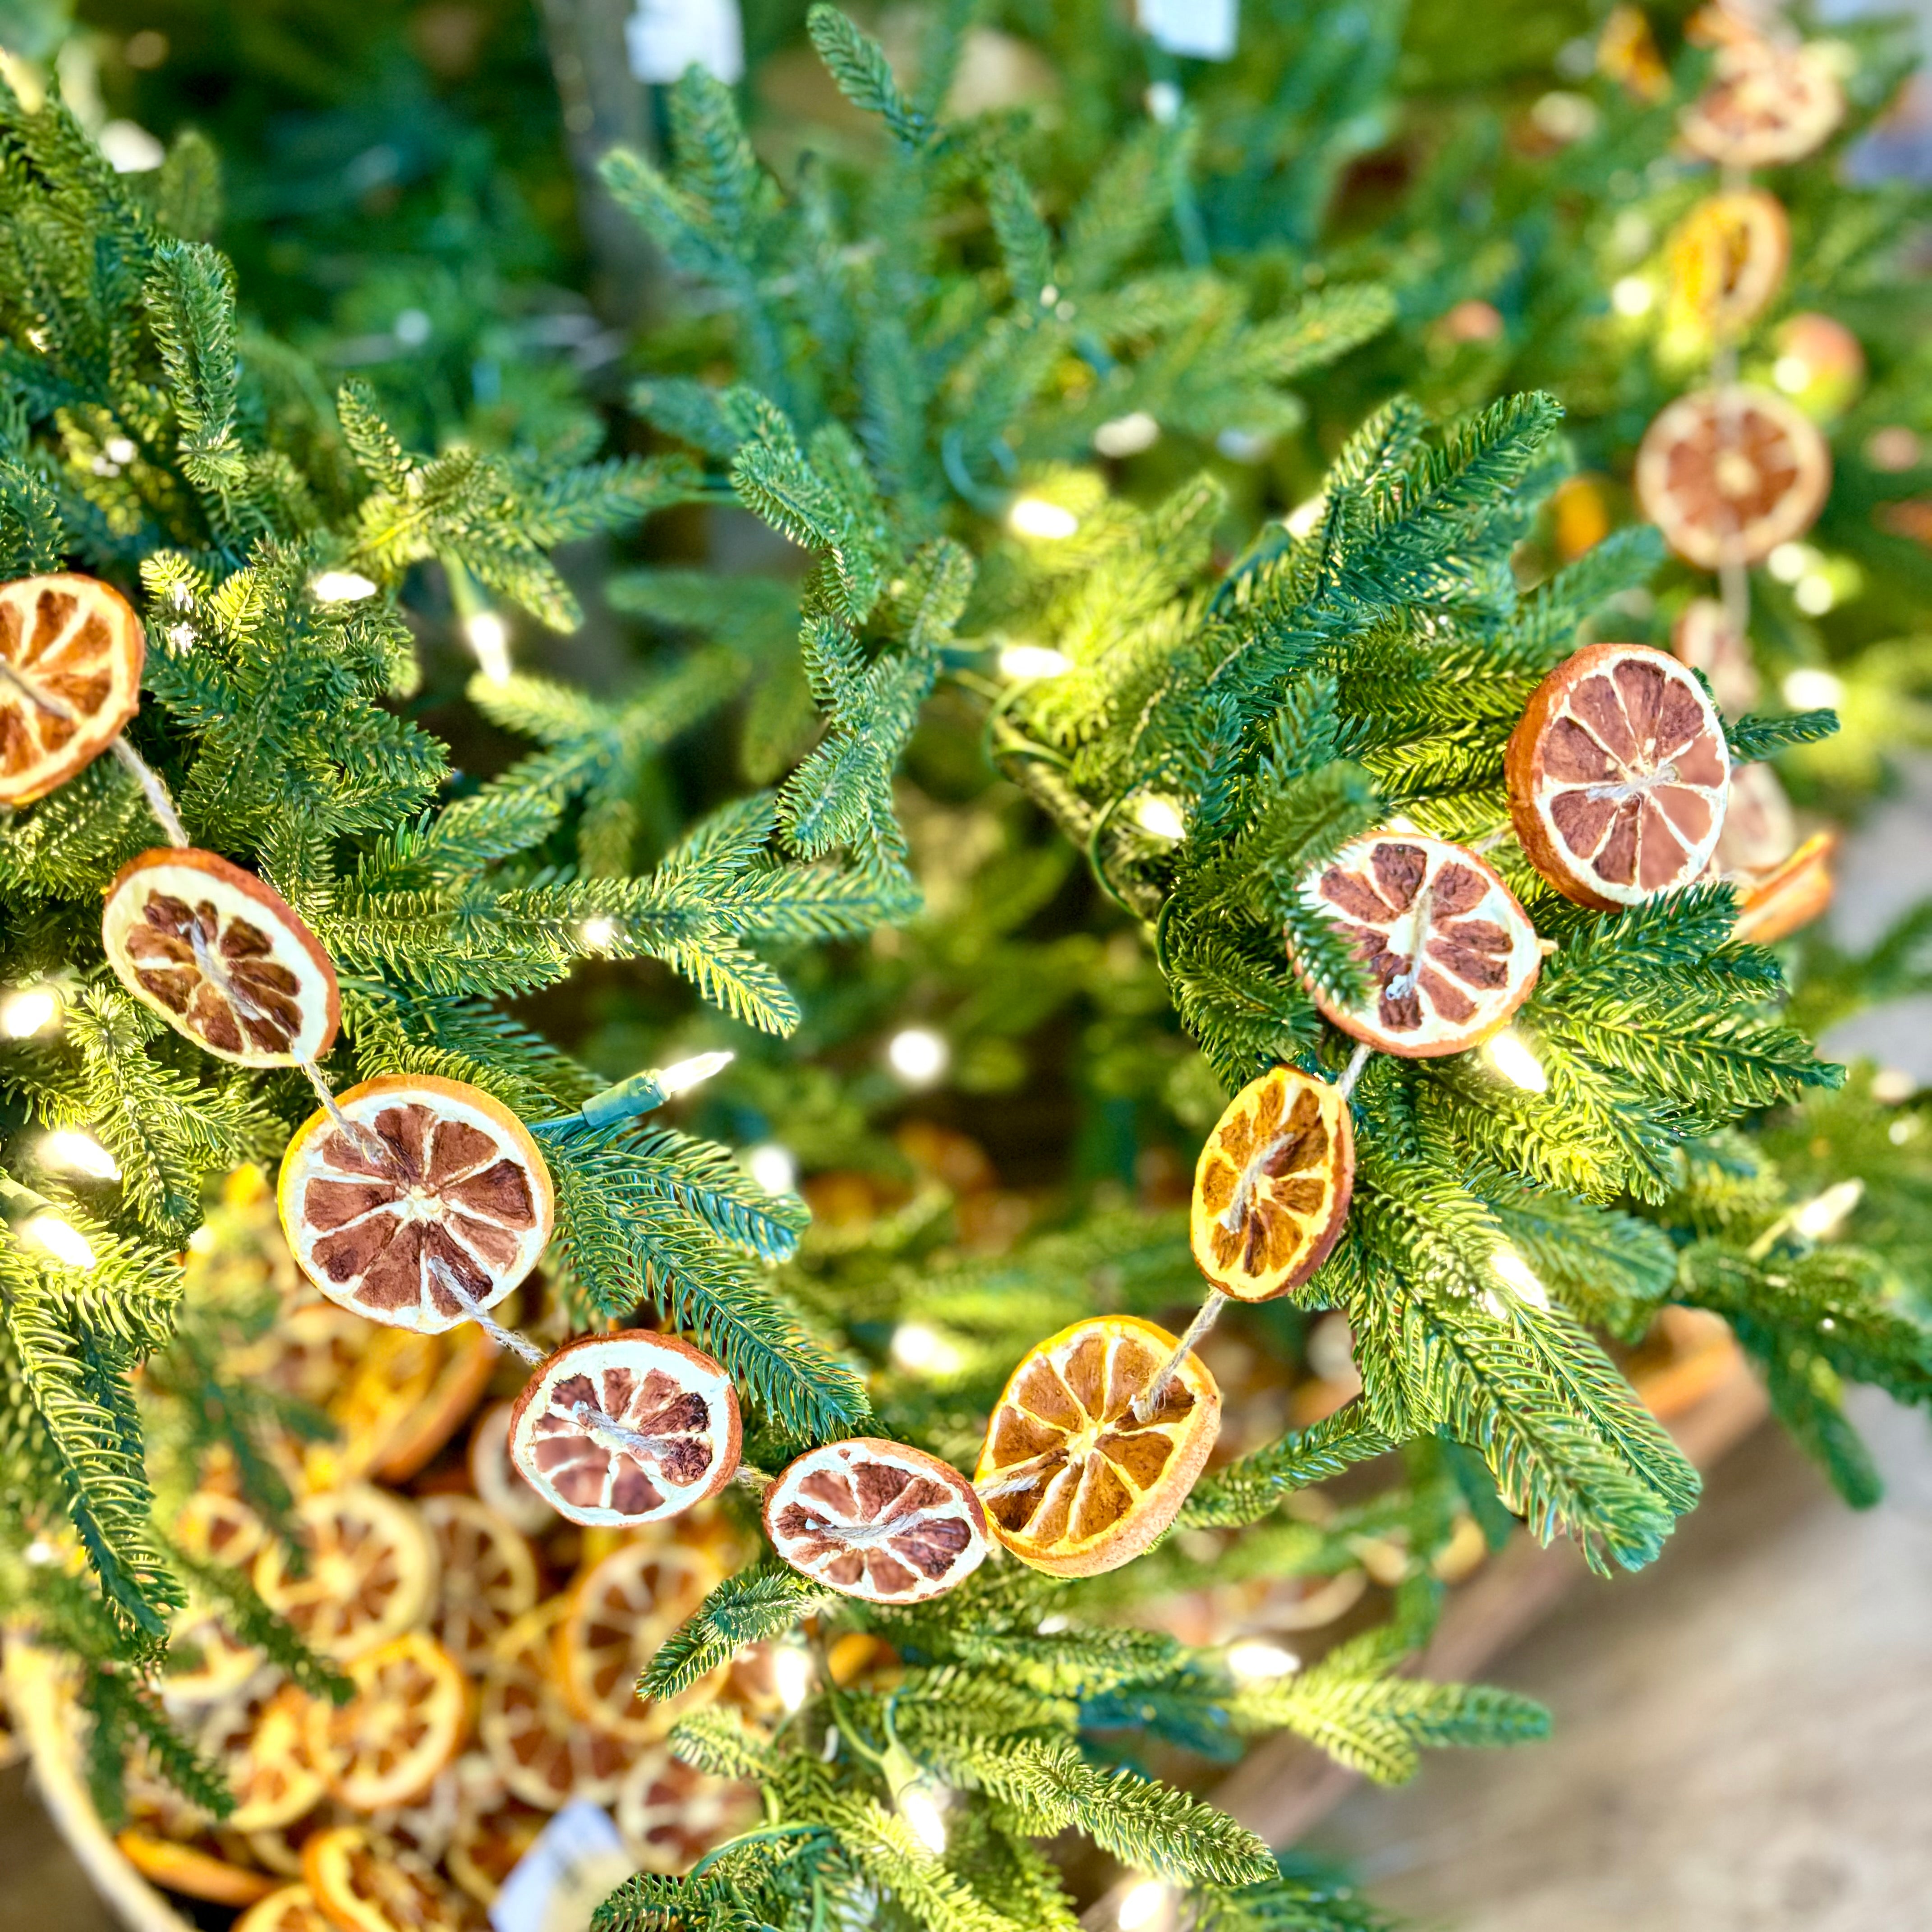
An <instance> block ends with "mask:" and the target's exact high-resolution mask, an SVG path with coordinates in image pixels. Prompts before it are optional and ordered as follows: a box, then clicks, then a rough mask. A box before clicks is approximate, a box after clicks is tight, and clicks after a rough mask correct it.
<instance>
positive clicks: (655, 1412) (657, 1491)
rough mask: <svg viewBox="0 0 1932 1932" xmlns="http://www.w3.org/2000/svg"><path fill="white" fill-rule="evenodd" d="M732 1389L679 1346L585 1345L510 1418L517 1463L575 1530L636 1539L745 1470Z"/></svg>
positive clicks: (640, 1334)
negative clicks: (644, 1527)
mask: <svg viewBox="0 0 1932 1932" xmlns="http://www.w3.org/2000/svg"><path fill="white" fill-rule="evenodd" d="M743 1433H744V1430H743V1423H742V1418H741V1417H740V1415H739V1408H738V1397H737V1392H736V1391H735V1390H734V1389H733V1388H732V1386H731V1379H730V1376H727V1374H726V1373H724V1370H723V1368H721V1367H720V1366H719V1365H718V1364H717V1363H716V1362H714V1361H712V1359H711V1358H710V1357H709V1355H705V1354H703V1353H702V1352H700V1351H699V1350H698V1349H694V1348H693V1347H691V1345H690V1343H688V1342H683V1341H680V1340H679V1339H678V1338H677V1337H676V1336H674V1335H656V1334H650V1333H649V1332H648V1331H644V1330H641V1329H631V1330H625V1331H623V1332H622V1333H620V1334H615V1335H586V1336H584V1337H582V1338H581V1339H580V1340H577V1341H574V1342H571V1343H566V1344H565V1346H563V1347H562V1348H561V1349H559V1350H558V1351H557V1352H556V1354H555V1355H553V1356H551V1357H550V1359H549V1361H547V1362H545V1363H544V1364H542V1366H541V1367H539V1368H538V1370H537V1371H536V1373H535V1374H534V1375H533V1376H531V1378H530V1379H529V1382H528V1383H527V1384H526V1385H525V1387H524V1389H523V1393H522V1394H521V1395H520V1396H519V1397H517V1402H516V1406H515V1407H514V1409H513V1410H512V1411H511V1415H510V1435H509V1448H510V1459H511V1461H512V1462H513V1463H514V1464H515V1466H516V1467H517V1470H518V1471H519V1472H520V1474H521V1475H522V1476H523V1480H524V1481H526V1482H527V1483H528V1484H529V1486H530V1487H531V1488H532V1490H535V1492H536V1493H537V1494H538V1496H541V1497H542V1498H543V1499H544V1502H547V1503H548V1504H549V1505H550V1507H551V1508H553V1509H554V1510H555V1511H556V1512H557V1514H559V1515H560V1516H565V1517H568V1518H569V1519H570V1520H571V1522H572V1523H583V1524H586V1525H591V1526H599V1525H601V1526H609V1527H613V1528H629V1527H634V1526H637V1525H640V1524H643V1523H655V1522H658V1521H660V1520H662V1519H664V1518H665V1517H673V1516H676V1515H678V1514H679V1513H680V1512H682V1511H685V1510H688V1509H689V1508H691V1507H692V1505H694V1504H697V1503H700V1502H703V1501H704V1500H705V1499H706V1498H707V1497H709V1496H715V1495H716V1494H717V1493H718V1491H719V1490H721V1489H722V1488H723V1487H724V1485H725V1484H727V1483H728V1482H729V1481H730V1480H731V1478H732V1476H733V1474H734V1473H735V1472H736V1469H737V1467H738V1457H739V1447H740V1445H741V1443H742V1439H743Z"/></svg>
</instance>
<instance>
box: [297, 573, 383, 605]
mask: <svg viewBox="0 0 1932 1932" xmlns="http://www.w3.org/2000/svg"><path fill="white" fill-rule="evenodd" d="M308 594H309V595H311V597H313V598H314V599H315V601H317V603H318V604H359V603H361V602H362V599H363V598H365V597H373V596H374V595H375V594H376V586H375V585H374V583H371V581H370V580H369V579H368V577H365V576H364V575H363V574H362V572H361V571H359V570H325V571H323V573H322V574H321V575H320V576H319V577H317V578H316V580H314V583H311V584H310V586H309V587H308Z"/></svg>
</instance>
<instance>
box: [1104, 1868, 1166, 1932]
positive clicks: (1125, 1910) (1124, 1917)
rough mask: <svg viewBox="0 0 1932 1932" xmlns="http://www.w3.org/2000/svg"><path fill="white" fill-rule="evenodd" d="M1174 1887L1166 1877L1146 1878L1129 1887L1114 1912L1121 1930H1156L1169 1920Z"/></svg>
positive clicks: (1136, 1931) (1152, 1931) (1134, 1931)
mask: <svg viewBox="0 0 1932 1932" xmlns="http://www.w3.org/2000/svg"><path fill="white" fill-rule="evenodd" d="M1173 1903H1174V1888H1173V1887H1172V1885H1169V1884H1168V1883H1167V1882H1166V1880H1165V1879H1158V1878H1144V1879H1141V1880H1140V1882H1139V1883H1138V1884H1136V1885H1130V1886H1129V1887H1128V1888H1127V1893H1126V1895H1125V1896H1124V1897H1123V1898H1122V1899H1121V1903H1120V1906H1119V1908H1118V1910H1117V1911H1116V1912H1115V1919H1116V1921H1118V1924H1119V1925H1120V1928H1121V1932H1154V1928H1155V1927H1157V1926H1160V1925H1164V1924H1166V1922H1167V1919H1168V1915H1169V1911H1170V1909H1171V1908H1172V1906H1173Z"/></svg>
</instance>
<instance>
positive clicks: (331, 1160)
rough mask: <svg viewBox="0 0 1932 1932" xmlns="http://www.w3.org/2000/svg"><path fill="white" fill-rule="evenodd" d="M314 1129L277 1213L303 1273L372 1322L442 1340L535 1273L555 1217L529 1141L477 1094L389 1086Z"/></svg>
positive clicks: (362, 1092) (318, 1120) (372, 1085)
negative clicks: (345, 1123)
mask: <svg viewBox="0 0 1932 1932" xmlns="http://www.w3.org/2000/svg"><path fill="white" fill-rule="evenodd" d="M337 1105H338V1107H339V1108H340V1109H341V1112H342V1113H343V1114H344V1115H345V1116H346V1117H347V1119H348V1120H349V1121H350V1122H351V1123H352V1124H353V1126H354V1127H358V1128H360V1129H362V1130H364V1132H363V1133H359V1134H356V1133H350V1132H347V1131H345V1130H344V1129H343V1128H341V1127H338V1125H337V1124H335V1121H333V1120H332V1118H330V1117H329V1115H328V1114H326V1113H318V1114H317V1115H314V1117H313V1118H311V1119H310V1120H309V1121H308V1122H307V1123H306V1124H305V1125H304V1126H303V1127H302V1129H301V1130H300V1131H299V1133H297V1134H296V1137H295V1139H293V1140H292V1141H291V1142H290V1143H289V1146H288V1151H287V1153H286V1154H284V1156H283V1157H282V1171H281V1178H280V1180H279V1181H278V1182H277V1184H276V1188H275V1202H276V1205H277V1207H278V1208H279V1209H280V1211H281V1218H282V1228H283V1231H284V1233H285V1234H287V1236H288V1241H289V1246H290V1249H291V1250H293V1253H294V1255H295V1258H296V1261H297V1262H298V1263H299V1265H301V1268H302V1271H303V1273H304V1274H306V1275H307V1276H308V1277H309V1279H310V1280H311V1281H313V1282H314V1283H315V1285H316V1286H317V1287H318V1288H320V1289H321V1290H322V1292H323V1294H325V1295H328V1296H329V1298H331V1299H332V1301H339V1302H340V1303H341V1304H342V1305H343V1306H344V1307H345V1308H353V1309H354V1310H355V1311H356V1313H357V1314H359V1315H366V1316H368V1318H369V1319H371V1321H372V1322H383V1323H385V1324H386V1325H388V1326H389V1327H390V1328H414V1329H416V1330H418V1331H420V1332H422V1333H423V1334H440V1332H441V1331H443V1330H444V1329H446V1328H455V1325H457V1324H458V1322H466V1321H467V1320H469V1319H470V1317H471V1316H472V1314H473V1313H475V1311H476V1310H478V1309H487V1308H490V1307H494V1306H495V1305H496V1303H498V1302H499V1301H502V1299H503V1298H504V1297H505V1295H508V1293H509V1292H510V1291H511V1289H513V1288H514V1287H515V1286H516V1285H517V1283H519V1282H520V1281H521V1280H523V1277H525V1276H526V1274H529V1271H530V1270H531V1269H532V1268H535V1266H536V1264H537V1257H538V1256H539V1255H541V1253H543V1250H544V1244H545V1243H546V1242H547V1241H548V1240H549V1239H550V1229H551V1226H552V1225H553V1223H554V1221H555V1219H556V1196H555V1195H554V1193H553V1190H552V1189H551V1187H550V1169H548V1167H547V1166H545V1165H544V1157H543V1155H542V1154H541V1152H540V1151H539V1150H538V1147H537V1144H536V1142H535V1140H534V1139H532V1137H531V1136H530V1133H529V1130H528V1129H527V1128H526V1127H524V1125H523V1123H522V1121H520V1120H518V1119H517V1117H516V1115H514V1114H513V1113H511V1112H510V1110H509V1109H508V1108H507V1107H506V1106H504V1105H503V1103H502V1101H500V1100H497V1099H496V1098H495V1097H493V1095H490V1094H486V1093H484V1091H483V1090H482V1089H481V1088H480V1087H469V1086H465V1085H463V1083H462V1082H460V1081H457V1080H443V1079H437V1077H436V1076H434V1075H431V1074H427V1073H422V1074H402V1073H392V1074H386V1075H384V1076H383V1078H382V1079H379V1080H371V1081H367V1082H364V1084H363V1085H361V1086H359V1087H352V1088H350V1089H349V1091H347V1093H345V1094H342V1095H341V1097H339V1098H338V1102H337Z"/></svg>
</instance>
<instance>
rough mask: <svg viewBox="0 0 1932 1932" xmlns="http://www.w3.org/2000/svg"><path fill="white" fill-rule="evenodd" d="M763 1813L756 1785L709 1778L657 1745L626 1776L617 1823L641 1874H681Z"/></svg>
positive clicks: (619, 1801)
mask: <svg viewBox="0 0 1932 1932" xmlns="http://www.w3.org/2000/svg"><path fill="white" fill-rule="evenodd" d="M762 1810H763V1806H762V1804H761V1802H760V1799H759V1796H758V1788H757V1786H756V1785H754V1784H739V1783H737V1782H736V1781H732V1780H729V1779H726V1778H712V1777H710V1776H708V1775H706V1773H705V1772H701V1771H697V1770H695V1769H693V1768H692V1767H691V1766H689V1765H688V1764H686V1763H685V1762H684V1761H683V1760H682V1759H681V1758H676V1757H673V1756H672V1755H671V1754H670V1750H669V1749H668V1748H667V1747H666V1746H664V1745H653V1746H652V1748H650V1749H649V1751H646V1752H645V1753H644V1754H643V1755H642V1756H641V1757H640V1758H639V1759H638V1760H637V1763H635V1764H634V1765H633V1766H631V1769H629V1771H628V1772H626V1773H625V1777H624V1785H623V1789H622V1790H621V1791H619V1793H618V1794H617V1807H616V1823H617V1829H618V1831H619V1833H620V1834H621V1835H622V1838H623V1841H624V1847H625V1850H627V1851H628V1852H629V1853H630V1855H631V1858H633V1859H634V1861H636V1864H637V1869H638V1870H640V1871H647V1872H663V1873H672V1872H685V1871H688V1870H690V1869H691V1867H692V1866H693V1865H694V1864H696V1863H697V1861H698V1860H699V1859H700V1858H702V1857H703V1855H704V1854H705V1853H706V1852H708V1851H709V1850H710V1849H712V1846H715V1845H721V1844H722V1843H724V1841H725V1840H726V1839H727V1838H735V1837H736V1836H737V1835H738V1834H739V1832H742V1831H745V1830H748V1829H749V1828H750V1827H751V1826H754V1825H755V1824H756V1823H757V1822H758V1819H759V1816H760V1813H761V1811H762Z"/></svg>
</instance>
